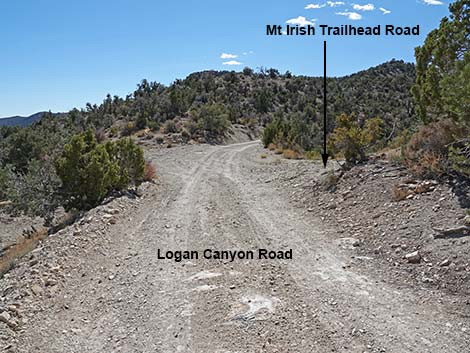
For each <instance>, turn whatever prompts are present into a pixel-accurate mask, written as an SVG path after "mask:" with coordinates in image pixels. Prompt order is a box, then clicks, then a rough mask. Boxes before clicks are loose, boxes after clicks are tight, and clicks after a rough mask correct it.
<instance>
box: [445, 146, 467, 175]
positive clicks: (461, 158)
mask: <svg viewBox="0 0 470 353" xmlns="http://www.w3.org/2000/svg"><path fill="white" fill-rule="evenodd" d="M449 163H450V166H451V169H452V170H453V171H455V172H457V173H458V174H460V175H462V176H466V177H470V139H464V140H461V141H458V142H455V143H453V144H452V145H451V146H450V147H449Z"/></svg>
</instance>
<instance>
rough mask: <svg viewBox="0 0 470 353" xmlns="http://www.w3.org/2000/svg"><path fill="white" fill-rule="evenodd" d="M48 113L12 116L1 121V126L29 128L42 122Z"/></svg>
mask: <svg viewBox="0 0 470 353" xmlns="http://www.w3.org/2000/svg"><path fill="white" fill-rule="evenodd" d="M44 114H46V112H38V113H35V114H32V115H30V116H12V117H8V118H1V119H0V126H29V125H32V124H34V123H35V122H36V121H38V120H40V119H41V118H42V117H43V116H44Z"/></svg>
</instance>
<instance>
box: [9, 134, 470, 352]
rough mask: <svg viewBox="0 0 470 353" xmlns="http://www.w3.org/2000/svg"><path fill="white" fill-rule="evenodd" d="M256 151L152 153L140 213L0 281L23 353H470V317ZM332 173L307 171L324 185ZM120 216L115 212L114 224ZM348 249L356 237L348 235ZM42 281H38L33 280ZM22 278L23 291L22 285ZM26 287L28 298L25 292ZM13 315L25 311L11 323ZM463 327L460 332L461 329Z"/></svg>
mask: <svg viewBox="0 0 470 353" xmlns="http://www.w3.org/2000/svg"><path fill="white" fill-rule="evenodd" d="M261 152H262V149H261V146H260V144H259V143H258V142H248V143H242V144H236V145H230V146H183V147H177V148H172V149H165V150H155V151H150V152H149V153H148V156H149V157H150V158H152V159H153V160H154V161H155V164H156V165H157V166H158V172H159V175H160V180H159V184H158V185H156V186H148V187H147V189H148V190H147V192H146V196H144V197H143V198H141V199H137V200H121V201H119V200H116V201H115V203H116V204H111V205H107V206H106V207H104V208H102V209H101V210H95V211H94V212H93V213H92V215H91V216H90V217H89V218H85V219H84V221H83V222H82V224H81V225H77V226H75V227H71V228H69V229H68V230H66V231H64V232H62V234H60V235H58V236H56V237H54V238H52V239H48V240H47V241H45V242H44V244H43V245H42V247H41V248H40V249H38V250H37V251H36V252H35V254H34V256H33V257H32V258H30V259H26V260H27V261H26V260H25V261H23V262H22V263H21V264H20V265H19V266H18V267H17V268H15V269H14V270H13V271H11V272H10V273H9V274H8V276H7V278H5V279H2V280H1V284H0V289H1V290H2V291H3V292H2V293H3V297H2V298H3V301H4V306H5V311H4V312H6V313H8V315H9V316H10V317H9V318H8V319H9V320H6V321H8V323H10V326H9V327H7V325H6V324H3V323H0V325H2V326H1V328H0V329H1V330H3V332H2V337H3V338H4V340H5V346H6V347H7V349H8V350H10V351H17V352H321V353H323V352H465V351H466V350H467V349H468V347H467V346H468V342H469V340H470V336H469V333H468V331H465V330H461V328H466V327H469V326H470V322H469V319H468V311H469V310H468V308H459V309H458V310H456V308H454V307H452V305H451V304H450V303H447V302H446V301H445V300H442V298H440V297H437V296H436V297H433V296H428V297H426V300H422V296H421V295H420V293H419V292H418V291H416V290H414V289H413V287H410V288H406V287H397V286H395V285H393V284H390V283H389V282H388V281H387V280H386V279H385V278H382V277H381V276H380V272H375V271H369V272H368V271H367V268H365V269H361V270H359V269H356V268H352V267H350V266H349V265H348V263H349V260H350V258H351V252H350V250H348V249H344V248H342V247H339V246H338V244H337V237H338V235H337V234H335V230H334V229H332V228H328V227H326V226H325V224H324V223H323V222H322V221H321V219H320V218H319V217H318V216H316V215H315V213H314V212H308V211H307V210H305V212H300V211H299V209H298V208H295V207H294V206H293V205H292V203H291V202H290V201H289V197H288V195H286V192H284V191H280V190H278V189H277V188H276V187H275V185H276V183H275V182H273V180H274V179H276V175H275V174H274V175H269V174H267V173H266V172H263V170H264V171H266V170H269V169H266V168H265V167H266V166H269V167H270V168H272V170H275V168H276V166H277V165H278V163H288V162H287V161H285V162H282V161H281V162H279V161H277V160H276V159H275V158H274V157H268V158H266V159H262V158H260V154H261ZM321 172H322V170H321V168H320V167H318V168H311V169H309V173H310V174H309V177H311V178H316V177H318V175H319V174H320V173H321ZM116 209H117V211H116ZM342 236H344V235H342ZM208 248H211V249H219V250H255V251H256V250H257V249H258V248H267V249H272V250H276V251H279V250H283V251H285V250H288V249H292V250H293V259H292V260H264V261H260V260H237V261H234V262H230V261H227V260H205V259H198V260H184V261H182V262H179V263H177V262H174V261H170V260H159V259H157V257H156V254H157V249H162V250H199V251H201V250H203V249H208ZM31 278H33V280H31ZM19 279H23V281H24V282H25V285H24V286H22V284H21V282H20V280H19ZM26 283H27V285H26ZM11 306H14V308H16V309H15V310H13V308H11ZM457 325H458V326H457Z"/></svg>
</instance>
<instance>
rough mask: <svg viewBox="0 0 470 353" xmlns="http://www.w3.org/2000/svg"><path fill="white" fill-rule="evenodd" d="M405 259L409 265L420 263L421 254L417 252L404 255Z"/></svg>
mask: <svg viewBox="0 0 470 353" xmlns="http://www.w3.org/2000/svg"><path fill="white" fill-rule="evenodd" d="M405 259H406V260H407V261H408V262H409V263H411V264H417V263H419V262H420V261H421V254H420V253H419V251H414V252H412V253H409V254H406V255H405Z"/></svg>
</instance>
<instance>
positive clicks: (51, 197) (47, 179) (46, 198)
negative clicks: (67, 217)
mask: <svg viewBox="0 0 470 353" xmlns="http://www.w3.org/2000/svg"><path fill="white" fill-rule="evenodd" d="M59 186H60V179H59V177H58V176H57V174H56V171H55V169H54V165H53V164H52V163H51V162H50V161H49V160H44V161H39V160H32V161H31V162H30V163H29V165H28V172H27V173H26V174H21V173H20V174H17V175H15V176H14V177H13V178H11V179H10V182H9V184H8V190H7V196H8V199H9V200H10V201H11V202H12V204H11V210H12V211H13V213H23V214H26V215H28V216H31V217H36V216H38V217H42V218H43V219H44V223H45V225H46V226H50V225H51V223H52V220H53V218H54V211H55V210H56V209H57V207H59V205H60V196H59V194H58V193H57V190H58V189H59Z"/></svg>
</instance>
